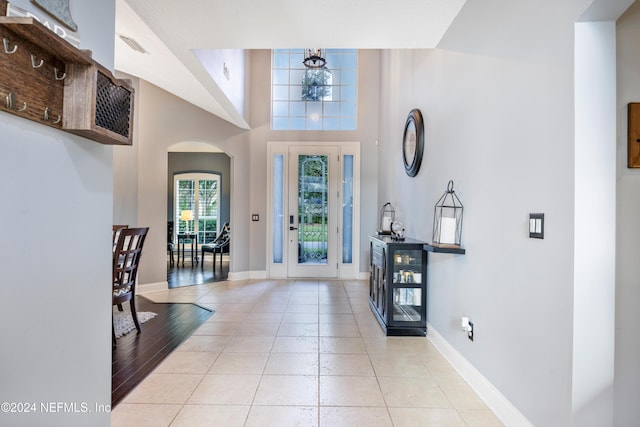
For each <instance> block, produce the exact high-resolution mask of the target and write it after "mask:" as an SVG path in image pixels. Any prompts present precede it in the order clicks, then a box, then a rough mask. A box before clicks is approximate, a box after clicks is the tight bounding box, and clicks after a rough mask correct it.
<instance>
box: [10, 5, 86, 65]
mask: <svg viewBox="0 0 640 427" xmlns="http://www.w3.org/2000/svg"><path fill="white" fill-rule="evenodd" d="M0 25H1V26H3V27H5V28H7V29H9V30H11V31H13V32H14V33H15V34H16V35H17V36H19V37H20V38H21V39H22V40H28V41H29V42H31V43H33V44H34V45H36V46H38V47H40V48H41V49H43V50H46V51H48V52H51V53H52V54H53V55H54V56H56V57H58V58H59V59H60V60H61V61H63V62H67V63H74V64H85V65H91V64H93V59H91V52H89V51H83V50H80V49H77V48H75V47H74V46H72V45H71V44H69V43H68V42H66V41H64V40H62V39H61V38H60V37H59V36H58V35H56V34H55V33H54V32H53V31H51V30H50V29H48V28H47V27H45V26H44V25H42V24H41V23H40V22H38V21H37V20H36V19H34V18H23V17H13V16H12V17H8V16H0ZM9 41H10V42H11V41H14V40H9Z"/></svg>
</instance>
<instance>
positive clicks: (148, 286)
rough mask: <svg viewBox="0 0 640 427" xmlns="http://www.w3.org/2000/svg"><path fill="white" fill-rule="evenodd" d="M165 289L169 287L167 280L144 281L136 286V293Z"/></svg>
mask: <svg viewBox="0 0 640 427" xmlns="http://www.w3.org/2000/svg"><path fill="white" fill-rule="evenodd" d="M167 289H169V283H168V282H157V283H145V284H144V285H137V286H136V295H139V294H143V293H145V292H157V291H165V290H167Z"/></svg>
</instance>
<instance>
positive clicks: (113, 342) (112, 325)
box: [111, 320, 116, 347]
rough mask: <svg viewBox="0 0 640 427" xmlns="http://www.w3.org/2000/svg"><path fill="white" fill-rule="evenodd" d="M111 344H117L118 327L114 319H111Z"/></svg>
mask: <svg viewBox="0 0 640 427" xmlns="http://www.w3.org/2000/svg"><path fill="white" fill-rule="evenodd" d="M111 346H112V347H115V346H116V327H115V326H114V324H113V320H112V321H111Z"/></svg>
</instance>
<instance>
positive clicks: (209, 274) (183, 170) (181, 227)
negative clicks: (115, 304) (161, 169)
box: [166, 142, 231, 288]
mask: <svg viewBox="0 0 640 427" xmlns="http://www.w3.org/2000/svg"><path fill="white" fill-rule="evenodd" d="M183 210H188V211H189V212H190V214H191V216H187V217H186V218H187V219H186V220H185V219H183V218H181V213H182V211H183ZM166 218H167V241H168V242H172V243H173V245H174V253H173V258H174V262H172V261H171V255H172V254H171V252H170V251H169V245H168V251H167V282H168V285H169V288H173V287H180V286H188V285H194V284H202V283H208V282H214V281H218V280H226V278H227V275H228V272H229V263H230V257H229V255H228V248H227V250H226V253H225V255H224V257H223V259H224V262H223V266H222V268H220V265H219V261H218V265H217V266H216V269H214V268H213V265H212V262H213V260H212V257H211V256H208V257H205V260H204V264H202V262H203V260H202V259H200V258H201V257H200V253H199V250H197V249H196V248H198V249H199V248H200V247H201V245H202V244H204V243H208V242H210V241H211V240H213V239H214V238H215V236H216V233H217V232H218V230H220V229H221V228H222V225H223V224H225V223H230V219H231V158H230V157H229V155H227V154H226V153H225V152H224V151H222V150H220V149H218V148H217V147H215V146H213V145H211V144H208V143H204V142H181V143H178V144H174V145H172V146H170V147H169V148H168V149H167V213H166ZM184 231H189V232H191V233H193V234H194V235H195V236H197V237H196V239H195V240H196V242H197V244H196V242H194V244H193V245H192V244H191V243H192V240H191V239H186V240H184V239H180V241H179V240H178V239H177V233H178V232H184ZM178 244H180V245H181V246H182V245H184V259H181V260H180V263H179V265H178V259H177V245H178ZM192 248H193V254H192V253H191V251H192Z"/></svg>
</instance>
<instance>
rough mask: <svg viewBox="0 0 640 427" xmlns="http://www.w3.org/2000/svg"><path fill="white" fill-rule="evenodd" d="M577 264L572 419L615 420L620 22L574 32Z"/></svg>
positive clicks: (579, 424) (586, 25)
mask: <svg viewBox="0 0 640 427" xmlns="http://www.w3.org/2000/svg"><path fill="white" fill-rule="evenodd" d="M575 40H576V48H575V76H576V77H575V99H576V101H575V123H576V136H575V208H574V209H575V249H574V250H575V261H574V286H573V294H574V297H573V301H574V302H573V330H574V332H573V404H572V405H573V416H572V424H571V425H573V426H576V427H588V426H593V427H599V426H603V425H610V424H611V422H612V421H613V382H614V374H613V371H614V338H615V234H616V233H615V204H616V202H615V186H616V182H615V178H616V147H615V138H616V59H615V55H616V52H615V50H616V40H615V22H613V21H605V22H580V23H577V24H576V31H575Z"/></svg>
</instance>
